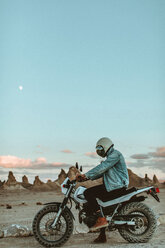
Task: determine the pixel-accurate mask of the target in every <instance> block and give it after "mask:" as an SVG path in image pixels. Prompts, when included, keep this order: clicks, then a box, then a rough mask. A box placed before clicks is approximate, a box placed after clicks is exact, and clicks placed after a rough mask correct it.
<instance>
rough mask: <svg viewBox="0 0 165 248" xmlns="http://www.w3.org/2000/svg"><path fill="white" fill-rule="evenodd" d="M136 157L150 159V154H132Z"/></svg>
mask: <svg viewBox="0 0 165 248" xmlns="http://www.w3.org/2000/svg"><path fill="white" fill-rule="evenodd" d="M131 158H134V159H148V158H149V156H148V155H147V154H134V155H132V156H131Z"/></svg>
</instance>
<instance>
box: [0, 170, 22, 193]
mask: <svg viewBox="0 0 165 248" xmlns="http://www.w3.org/2000/svg"><path fill="white" fill-rule="evenodd" d="M1 188H2V189H4V190H22V189H24V190H25V188H24V187H22V185H21V183H19V182H17V180H16V179H15V176H14V175H13V172H12V171H9V174H8V179H7V182H5V183H4V184H3V186H2V187H1Z"/></svg>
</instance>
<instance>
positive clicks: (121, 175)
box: [85, 147, 129, 192]
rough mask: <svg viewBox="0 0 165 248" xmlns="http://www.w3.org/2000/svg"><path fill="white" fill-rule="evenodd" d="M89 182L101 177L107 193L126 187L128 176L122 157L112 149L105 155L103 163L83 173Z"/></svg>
mask: <svg viewBox="0 0 165 248" xmlns="http://www.w3.org/2000/svg"><path fill="white" fill-rule="evenodd" d="M85 176H86V177H87V178H89V179H91V180H95V179H98V178H100V177H103V180H104V184H105V187H106V190H107V191H108V192H110V191H112V190H115V189H119V188H122V187H128V184H129V176H128V171H127V167H126V164H125V160H124V157H123V155H122V154H121V153H120V152H119V151H117V150H115V149H114V148H113V147H111V148H110V150H109V151H108V153H107V158H106V160H105V161H103V162H101V163H100V164H99V165H97V166H96V167H94V168H93V169H91V170H90V171H88V172H87V173H85Z"/></svg>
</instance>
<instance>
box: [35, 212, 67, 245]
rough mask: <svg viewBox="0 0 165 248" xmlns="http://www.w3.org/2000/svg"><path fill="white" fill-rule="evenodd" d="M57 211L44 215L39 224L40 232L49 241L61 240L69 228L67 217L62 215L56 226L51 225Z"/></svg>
mask: <svg viewBox="0 0 165 248" xmlns="http://www.w3.org/2000/svg"><path fill="white" fill-rule="evenodd" d="M56 215H57V212H49V213H46V214H45V215H43V216H42V218H41V220H40V224H39V232H40V235H41V236H42V238H43V239H44V240H46V241H48V242H57V241H59V240H60V239H61V238H62V237H63V235H64V234H65V232H66V230H67V223H66V220H65V218H64V217H63V216H62V215H61V216H60V219H59V220H58V222H57V224H56V226H55V227H54V228H52V227H51V224H52V223H53V221H54V219H55V217H56Z"/></svg>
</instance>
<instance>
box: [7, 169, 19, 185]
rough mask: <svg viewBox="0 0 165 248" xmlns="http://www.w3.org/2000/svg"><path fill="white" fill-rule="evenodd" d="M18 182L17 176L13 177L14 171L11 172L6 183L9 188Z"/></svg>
mask: <svg viewBox="0 0 165 248" xmlns="http://www.w3.org/2000/svg"><path fill="white" fill-rule="evenodd" d="M16 184H17V181H16V179H15V176H14V175H13V172H12V171H9V175H8V180H7V182H6V185H7V186H11V185H16Z"/></svg>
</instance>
